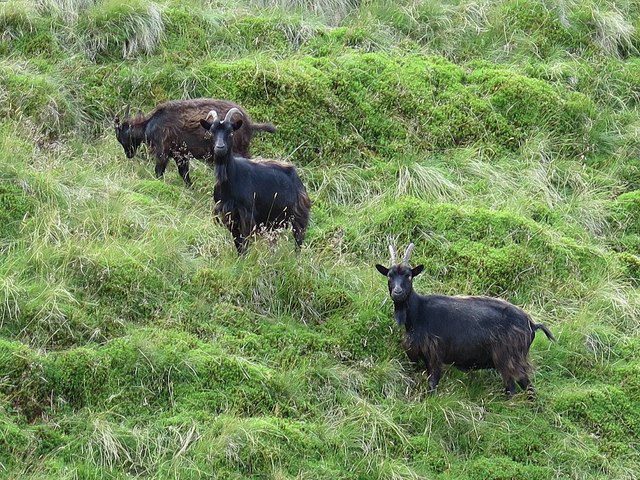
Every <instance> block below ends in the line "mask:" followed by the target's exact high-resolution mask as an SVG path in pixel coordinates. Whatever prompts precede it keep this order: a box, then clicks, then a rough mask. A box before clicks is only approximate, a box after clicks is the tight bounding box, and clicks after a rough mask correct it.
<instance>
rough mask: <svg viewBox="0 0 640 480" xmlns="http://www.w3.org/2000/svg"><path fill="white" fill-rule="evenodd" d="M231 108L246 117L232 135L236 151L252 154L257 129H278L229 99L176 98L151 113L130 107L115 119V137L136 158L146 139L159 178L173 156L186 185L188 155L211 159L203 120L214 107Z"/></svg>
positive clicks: (126, 151)
mask: <svg viewBox="0 0 640 480" xmlns="http://www.w3.org/2000/svg"><path fill="white" fill-rule="evenodd" d="M232 108H237V109H238V110H240V111H241V112H242V115H243V116H244V118H245V119H246V121H245V122H244V123H243V125H242V128H240V129H239V130H238V131H237V132H235V134H234V136H233V151H234V152H235V153H237V154H238V155H241V156H243V157H246V158H249V144H250V143H251V138H252V137H253V134H254V132H257V131H264V132H271V133H273V132H275V130H276V129H275V127H274V126H273V125H272V124H271V123H253V122H252V121H251V117H249V115H248V114H247V112H246V111H244V110H243V109H242V108H241V107H239V106H238V105H236V104H235V103H233V102H230V101H228V100H216V99H212V98H196V99H193V100H173V101H169V102H165V103H161V104H160V105H158V106H157V107H156V108H155V109H154V110H153V111H152V112H151V113H149V114H148V115H143V114H142V112H138V114H137V115H136V116H135V117H129V108H127V112H126V113H125V119H124V120H122V121H121V120H120V118H119V117H116V118H115V120H114V124H115V131H116V137H117V138H118V141H119V142H120V144H121V145H122V148H124V151H125V154H126V155H127V157H128V158H133V157H134V156H135V154H136V151H137V150H138V147H139V146H140V144H142V143H146V144H147V145H148V147H149V149H150V150H151V152H152V153H153V155H154V156H155V157H156V169H155V170H156V176H157V177H158V178H160V177H162V175H163V174H164V171H165V169H166V168H167V163H168V162H169V159H170V158H173V159H174V160H175V162H176V165H177V166H178V171H179V172H180V176H182V178H183V179H184V182H185V183H186V184H187V185H191V179H190V178H189V159H190V158H197V159H200V160H204V161H205V162H207V163H209V164H210V163H211V162H210V161H211V139H210V137H209V135H208V134H207V132H205V131H204V130H203V129H202V127H201V126H200V120H201V119H202V118H204V117H206V116H207V114H208V113H209V112H210V111H211V110H216V111H218V112H220V114H221V115H225V114H226V112H228V111H229V110H230V109H232Z"/></svg>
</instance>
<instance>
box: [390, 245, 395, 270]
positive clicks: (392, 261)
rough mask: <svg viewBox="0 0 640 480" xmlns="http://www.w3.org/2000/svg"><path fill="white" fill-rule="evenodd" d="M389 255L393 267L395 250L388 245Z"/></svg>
mask: <svg viewBox="0 0 640 480" xmlns="http://www.w3.org/2000/svg"><path fill="white" fill-rule="evenodd" d="M389 253H390V254H391V265H392V266H393V265H395V264H396V249H395V248H394V247H393V245H389Z"/></svg>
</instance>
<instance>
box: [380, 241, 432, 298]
mask: <svg viewBox="0 0 640 480" xmlns="http://www.w3.org/2000/svg"><path fill="white" fill-rule="evenodd" d="M413 247H414V245H413V243H412V244H410V245H409V246H408V247H407V251H406V252H405V254H404V258H403V259H402V261H401V262H400V263H398V261H397V260H396V256H397V255H396V249H395V248H394V247H393V246H392V245H389V252H390V253H391V267H390V268H387V267H384V266H382V265H380V264H377V265H376V269H377V270H378V271H379V272H380V273H381V274H382V275H384V276H385V277H387V280H388V282H389V295H391V299H392V300H393V301H394V302H404V301H405V300H406V299H407V298H409V295H411V292H412V291H413V278H414V277H416V276H417V275H419V274H420V273H421V272H422V270H424V265H418V266H417V267H414V268H411V265H409V259H410V258H411V252H412V251H413Z"/></svg>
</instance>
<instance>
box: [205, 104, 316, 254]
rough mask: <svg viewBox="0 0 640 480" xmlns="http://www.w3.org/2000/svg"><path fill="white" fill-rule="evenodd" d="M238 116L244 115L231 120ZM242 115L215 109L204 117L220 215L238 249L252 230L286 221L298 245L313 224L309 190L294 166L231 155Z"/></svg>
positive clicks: (242, 245)
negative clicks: (309, 224) (219, 115)
mask: <svg viewBox="0 0 640 480" xmlns="http://www.w3.org/2000/svg"><path fill="white" fill-rule="evenodd" d="M236 114H239V115H240V118H238V119H237V120H235V121H233V116H234V115H236ZM242 116H243V113H242V111H241V110H239V109H236V108H232V109H231V110H229V111H228V112H227V114H226V116H225V117H224V120H222V121H221V120H219V118H218V114H217V113H216V112H215V111H211V112H209V115H208V116H207V118H206V119H204V120H201V121H200V124H201V125H202V128H204V129H205V130H207V131H208V132H210V133H211V136H212V139H211V140H210V142H211V143H210V148H211V153H212V156H213V163H214V171H215V175H216V184H215V186H214V190H213V199H214V201H215V211H216V214H217V215H218V216H219V217H220V218H221V220H222V222H223V223H224V225H225V226H226V227H227V228H228V229H229V230H230V231H231V234H232V235H233V241H234V243H235V246H236V248H237V249H238V253H243V252H244V251H245V250H246V248H247V245H246V242H247V239H248V237H249V236H250V235H251V234H253V233H255V232H257V231H259V230H261V229H264V230H276V229H279V228H282V227H285V226H288V225H291V226H292V228H293V235H294V238H295V241H296V245H297V246H298V248H299V247H300V246H301V245H302V241H303V240H304V236H305V233H306V230H307V224H308V223H309V210H310V208H311V201H310V200H309V197H308V195H307V191H306V189H305V188H304V185H303V184H302V181H301V180H300V177H299V176H298V173H297V172H296V169H295V167H294V166H293V165H291V164H288V163H283V162H278V161H275V160H263V161H259V162H257V161H252V160H248V159H246V158H243V157H241V156H239V155H234V154H233V152H232V151H231V148H230V143H231V141H232V140H233V137H234V135H235V134H236V132H238V131H239V130H240V129H241V128H242V125H243V124H244V119H243V118H242ZM209 120H211V121H209Z"/></svg>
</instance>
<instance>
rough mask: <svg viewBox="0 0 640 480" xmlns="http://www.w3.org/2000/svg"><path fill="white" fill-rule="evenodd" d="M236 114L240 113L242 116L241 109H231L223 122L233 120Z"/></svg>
mask: <svg viewBox="0 0 640 480" xmlns="http://www.w3.org/2000/svg"><path fill="white" fill-rule="evenodd" d="M236 113H239V114H240V115H242V112H241V111H240V109H239V108H236V107H233V108H230V109H229V111H228V112H227V114H226V115H225V116H224V120H223V122H226V121H227V120H231V119H232V118H233V116H234V115H235V114H236Z"/></svg>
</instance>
